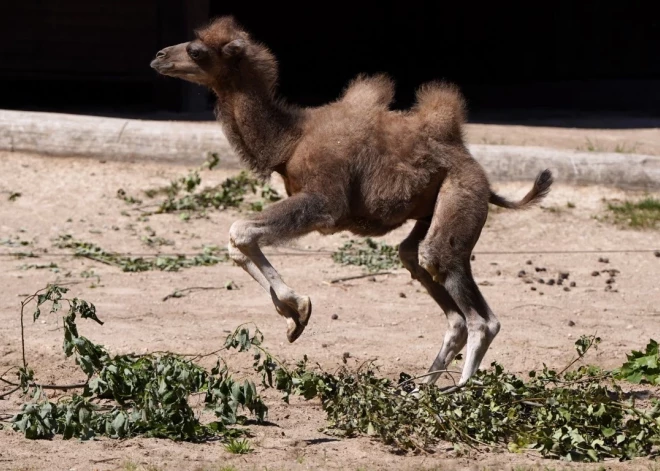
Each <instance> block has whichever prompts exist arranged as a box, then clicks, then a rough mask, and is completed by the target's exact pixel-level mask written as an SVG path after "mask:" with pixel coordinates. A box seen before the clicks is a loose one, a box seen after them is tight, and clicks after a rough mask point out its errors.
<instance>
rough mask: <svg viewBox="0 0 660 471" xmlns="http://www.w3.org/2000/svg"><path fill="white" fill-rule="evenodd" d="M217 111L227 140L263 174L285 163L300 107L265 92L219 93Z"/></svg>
mask: <svg viewBox="0 0 660 471" xmlns="http://www.w3.org/2000/svg"><path fill="white" fill-rule="evenodd" d="M216 114H217V117H218V120H219V121H220V122H221V124H222V126H223V129H224V131H225V134H226V136H227V139H228V140H229V142H230V144H231V145H232V146H233V147H234V149H235V150H236V151H237V152H238V153H239V155H240V156H241V158H242V159H243V161H244V162H245V163H246V164H248V165H249V167H250V168H251V170H252V171H253V172H254V173H255V174H257V175H258V176H259V177H262V178H267V177H268V176H269V175H270V174H271V173H272V172H273V169H274V168H275V167H277V166H279V165H282V164H284V163H286V161H287V160H288V159H289V157H290V155H291V152H292V151H293V149H294V147H295V144H296V142H297V140H298V138H299V137H300V135H301V131H300V121H301V113H300V111H299V110H298V109H295V108H293V107H288V106H286V105H283V104H280V103H277V102H276V101H275V100H274V99H273V98H272V97H271V96H269V94H267V93H265V92H261V93H260V92H256V91H249V90H247V91H235V92H233V93H231V94H225V95H220V94H219V95H218V105H217V107H216Z"/></svg>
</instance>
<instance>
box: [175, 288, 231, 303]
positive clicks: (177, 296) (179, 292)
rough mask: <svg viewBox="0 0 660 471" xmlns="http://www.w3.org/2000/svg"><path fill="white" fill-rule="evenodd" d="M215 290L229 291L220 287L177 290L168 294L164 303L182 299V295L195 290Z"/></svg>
mask: <svg viewBox="0 0 660 471" xmlns="http://www.w3.org/2000/svg"><path fill="white" fill-rule="evenodd" d="M214 289H227V288H226V287H220V286H191V287H190V288H182V289H177V290H174V292H173V293H170V294H168V295H167V296H165V297H164V298H163V301H167V300H168V299H171V298H181V297H183V296H181V293H183V292H189V293H190V292H192V291H195V290H198V291H204V290H214Z"/></svg>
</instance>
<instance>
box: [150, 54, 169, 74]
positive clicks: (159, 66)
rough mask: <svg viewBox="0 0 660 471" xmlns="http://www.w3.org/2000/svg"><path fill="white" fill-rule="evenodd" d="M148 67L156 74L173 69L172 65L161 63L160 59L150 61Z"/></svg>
mask: <svg viewBox="0 0 660 471" xmlns="http://www.w3.org/2000/svg"><path fill="white" fill-rule="evenodd" d="M149 66H150V67H151V68H152V69H154V70H155V71H156V72H159V73H161V74H163V73H165V72H168V71H171V70H172V69H174V64H172V63H171V62H162V61H161V60H160V59H158V58H156V59H154V60H152V61H151V63H150V64H149Z"/></svg>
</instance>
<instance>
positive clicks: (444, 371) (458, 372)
mask: <svg viewBox="0 0 660 471" xmlns="http://www.w3.org/2000/svg"><path fill="white" fill-rule="evenodd" d="M436 373H448V374H449V377H450V378H451V380H452V381H454V377H453V376H452V375H451V373H454V374H458V375H459V374H461V372H460V371H454V370H435V371H429V372H428V373H424V374H423V375H419V376H415V377H414V378H410V379H407V380H405V381H403V382H402V383H399V385H398V386H397V388H400V387H401V386H403V385H404V384H408V383H410V382H411V381H415V380H416V379H420V378H425V377H426V376H431V375H434V374H436ZM455 384H456V381H454V385H455Z"/></svg>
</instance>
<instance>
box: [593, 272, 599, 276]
mask: <svg viewBox="0 0 660 471" xmlns="http://www.w3.org/2000/svg"><path fill="white" fill-rule="evenodd" d="M591 276H600V272H598V271H592V272H591Z"/></svg>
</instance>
